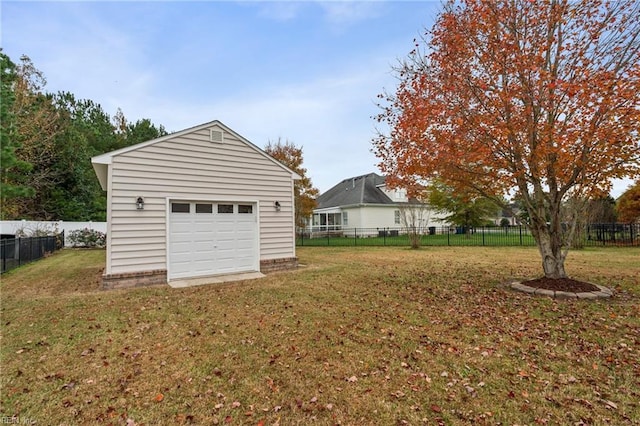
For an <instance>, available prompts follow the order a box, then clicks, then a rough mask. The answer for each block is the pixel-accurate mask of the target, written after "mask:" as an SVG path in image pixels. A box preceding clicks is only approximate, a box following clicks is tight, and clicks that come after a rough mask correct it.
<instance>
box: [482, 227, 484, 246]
mask: <svg viewBox="0 0 640 426" xmlns="http://www.w3.org/2000/svg"><path fill="white" fill-rule="evenodd" d="M482 246H483V247H484V226H483V227H482Z"/></svg>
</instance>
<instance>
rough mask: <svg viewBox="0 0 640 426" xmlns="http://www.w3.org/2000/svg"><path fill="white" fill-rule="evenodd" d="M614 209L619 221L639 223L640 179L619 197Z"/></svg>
mask: <svg viewBox="0 0 640 426" xmlns="http://www.w3.org/2000/svg"><path fill="white" fill-rule="evenodd" d="M616 207H617V211H618V218H619V219H620V221H622V222H629V223H640V179H638V180H637V181H636V182H635V183H634V184H633V185H632V186H630V187H629V188H628V189H627V190H626V191H625V192H624V193H623V194H622V195H621V196H620V198H619V199H618V205H617V206H616Z"/></svg>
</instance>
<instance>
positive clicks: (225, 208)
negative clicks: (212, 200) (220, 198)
mask: <svg viewBox="0 0 640 426" xmlns="http://www.w3.org/2000/svg"><path fill="white" fill-rule="evenodd" d="M218 213H233V204H218Z"/></svg>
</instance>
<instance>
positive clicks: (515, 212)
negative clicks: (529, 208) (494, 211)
mask: <svg viewBox="0 0 640 426" xmlns="http://www.w3.org/2000/svg"><path fill="white" fill-rule="evenodd" d="M521 214H522V211H521V210H520V207H519V206H518V204H516V203H511V204H509V205H508V206H507V207H505V208H503V209H502V210H500V216H499V217H497V218H495V219H494V220H493V222H494V223H495V224H496V225H497V226H504V225H508V226H516V225H521V222H522V220H521V217H520V215H521Z"/></svg>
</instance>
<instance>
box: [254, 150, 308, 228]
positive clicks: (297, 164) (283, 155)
mask: <svg viewBox="0 0 640 426" xmlns="http://www.w3.org/2000/svg"><path fill="white" fill-rule="evenodd" d="M264 150H265V151H266V152H267V154H269V155H271V156H272V157H273V158H275V159H276V160H278V161H279V162H281V163H282V164H284V165H285V166H287V167H288V168H290V169H291V170H293V171H294V172H296V173H297V174H298V175H300V177H301V179H300V180H297V181H295V183H294V187H293V192H294V198H295V217H296V226H298V227H304V226H305V225H306V220H307V219H308V218H309V217H310V216H311V215H312V214H313V209H314V208H316V197H317V196H318V193H319V191H318V189H317V188H314V187H313V184H312V183H311V178H309V177H308V176H307V169H305V168H304V167H302V162H303V157H302V147H297V146H296V145H295V144H294V143H293V142H290V141H288V140H287V141H284V142H283V141H282V139H280V138H278V141H277V142H275V143H273V142H271V141H269V142H268V143H267V146H265V148H264Z"/></svg>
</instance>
